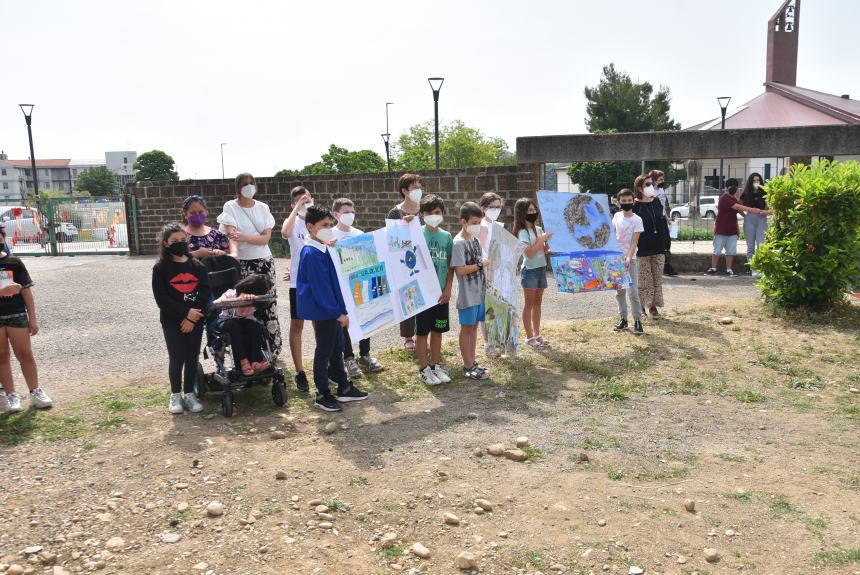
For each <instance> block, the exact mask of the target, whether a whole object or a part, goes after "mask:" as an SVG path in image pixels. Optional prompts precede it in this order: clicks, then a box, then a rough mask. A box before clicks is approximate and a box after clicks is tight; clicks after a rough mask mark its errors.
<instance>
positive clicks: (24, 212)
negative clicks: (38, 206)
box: [0, 206, 79, 244]
mask: <svg viewBox="0 0 860 575" xmlns="http://www.w3.org/2000/svg"><path fill="white" fill-rule="evenodd" d="M0 223H2V224H3V226H4V227H5V228H6V236H7V237H9V238H11V237H12V236H15V235H16V234H17V236H18V238H19V241H22V242H26V243H38V244H45V243H46V242H47V241H48V234H47V233H46V232H47V229H48V219H47V218H46V217H45V216H40V215H39V212H37V211H36V210H34V209H33V208H28V207H24V206H11V207H6V208H5V209H2V211H0ZM78 235H79V232H78V228H77V227H75V225H74V224H72V223H70V222H54V237H56V238H57V241H58V242H73V241H75V240H77V239H78Z"/></svg>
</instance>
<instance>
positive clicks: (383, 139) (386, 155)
mask: <svg viewBox="0 0 860 575" xmlns="http://www.w3.org/2000/svg"><path fill="white" fill-rule="evenodd" d="M389 138H391V134H382V141H383V142H385V160H386V162H388V173H389V174H390V173H391V154H390V153H389V151H388V139H389Z"/></svg>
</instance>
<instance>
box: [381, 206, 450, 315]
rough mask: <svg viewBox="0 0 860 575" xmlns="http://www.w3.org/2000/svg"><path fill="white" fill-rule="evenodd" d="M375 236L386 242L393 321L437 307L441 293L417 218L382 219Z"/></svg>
mask: <svg viewBox="0 0 860 575" xmlns="http://www.w3.org/2000/svg"><path fill="white" fill-rule="evenodd" d="M374 234H379V235H380V237H381V238H384V242H385V248H386V251H387V253H386V254H385V260H386V264H387V269H388V279H389V281H390V282H391V286H392V293H394V294H396V299H397V301H396V302H394V304H393V306H392V307H393V308H394V316H395V320H396V321H398V322H400V321H403V320H405V319H407V318H410V317H413V316H415V315H417V314H419V313H421V312H422V311H424V310H426V309H429V308H431V307H433V306H434V305H436V304H437V303H438V302H439V297H441V295H442V290H441V289H440V288H439V279H438V276H437V275H436V268H435V267H434V266H433V260H431V259H430V250H429V249H428V248H427V241H426V240H425V239H424V232H422V231H421V223H420V222H419V221H418V219H417V218H416V219H413V220H412V221H411V222H406V221H404V220H385V227H384V228H382V229H380V230H377V231H376V232H374Z"/></svg>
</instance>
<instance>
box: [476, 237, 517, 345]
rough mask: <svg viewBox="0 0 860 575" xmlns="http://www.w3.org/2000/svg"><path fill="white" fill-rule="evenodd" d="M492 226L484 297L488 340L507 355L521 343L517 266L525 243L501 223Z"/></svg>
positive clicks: (487, 341) (486, 336)
mask: <svg viewBox="0 0 860 575" xmlns="http://www.w3.org/2000/svg"><path fill="white" fill-rule="evenodd" d="M488 227H489V234H488V235H489V238H488V244H487V258H488V259H489V260H490V265H489V266H488V267H487V295H486V297H485V298H484V305H485V308H486V315H485V319H484V324H485V328H486V329H485V332H484V333H485V340H486V343H487V344H488V345H489V346H491V347H494V348H495V349H497V350H498V351H500V352H502V353H503V354H505V355H514V354H515V353H516V351H517V347H518V346H519V342H518V339H517V335H518V329H517V325H518V320H519V315H518V314H517V297H518V295H519V281H518V278H517V267H518V266H519V261H520V258H521V256H522V254H523V250H524V247H523V244H522V243H521V242H520V241H519V240H518V239H517V238H515V237H514V236H513V234H511V233H510V232H509V231H508V230H506V229H505V228H504V227H502V226H501V225H499V224H493V225H491V226H488Z"/></svg>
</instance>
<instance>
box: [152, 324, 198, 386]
mask: <svg viewBox="0 0 860 575" xmlns="http://www.w3.org/2000/svg"><path fill="white" fill-rule="evenodd" d="M161 329H162V330H163V331H164V341H165V343H166V344H167V357H168V358H169V363H168V367H167V374H168V376H169V377H170V391H171V393H180V392H181V391H183V388H182V374H183V371H184V372H185V393H191V392H192V391H194V380H195V378H196V377H197V359H198V358H199V357H200V342H201V341H202V340H203V321H198V322H197V323H196V324H194V329H193V330H192V331H191V332H190V333H182V332H181V331H179V326H178V325H177V326H170V327H167V326H161ZM183 368H184V369H183Z"/></svg>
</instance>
